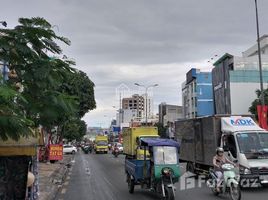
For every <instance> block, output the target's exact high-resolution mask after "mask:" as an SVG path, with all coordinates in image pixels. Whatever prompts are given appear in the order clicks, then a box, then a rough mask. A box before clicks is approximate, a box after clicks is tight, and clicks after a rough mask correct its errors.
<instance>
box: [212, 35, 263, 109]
mask: <svg viewBox="0 0 268 200" xmlns="http://www.w3.org/2000/svg"><path fill="white" fill-rule="evenodd" d="M260 43H261V54H262V66H263V83H264V89H266V88H267V86H268V35H265V36H263V37H261V38H260ZM214 66H215V67H214V69H213V70H212V77H213V78H212V85H213V93H214V101H215V114H249V111H248V110H249V107H250V106H251V103H252V102H253V101H254V99H256V98H257V96H256V93H255V91H256V90H257V89H259V88H260V76H259V66H258V48H257V44H255V45H253V46H252V47H250V48H249V49H248V50H246V51H245V52H243V53H242V57H239V56H233V55H231V54H228V53H226V54H225V55H223V56H222V57H221V58H220V59H218V60H217V61H216V62H215V63H214Z"/></svg>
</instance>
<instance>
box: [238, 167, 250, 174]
mask: <svg viewBox="0 0 268 200" xmlns="http://www.w3.org/2000/svg"><path fill="white" fill-rule="evenodd" d="M240 174H251V171H250V169H248V168H246V167H243V166H240Z"/></svg>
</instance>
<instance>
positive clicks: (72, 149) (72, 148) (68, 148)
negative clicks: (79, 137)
mask: <svg viewBox="0 0 268 200" xmlns="http://www.w3.org/2000/svg"><path fill="white" fill-rule="evenodd" d="M76 152H77V148H76V147H75V146H73V145H63V153H66V154H67V153H72V154H75V153H76Z"/></svg>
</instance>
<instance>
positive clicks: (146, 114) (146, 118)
mask: <svg viewBox="0 0 268 200" xmlns="http://www.w3.org/2000/svg"><path fill="white" fill-rule="evenodd" d="M134 85H136V86H139V87H143V88H145V105H146V107H145V108H146V109H145V123H146V125H147V121H148V113H147V106H148V105H147V99H148V89H149V88H153V87H157V86H158V84H154V85H148V86H145V85H141V84H139V83H135V84H134Z"/></svg>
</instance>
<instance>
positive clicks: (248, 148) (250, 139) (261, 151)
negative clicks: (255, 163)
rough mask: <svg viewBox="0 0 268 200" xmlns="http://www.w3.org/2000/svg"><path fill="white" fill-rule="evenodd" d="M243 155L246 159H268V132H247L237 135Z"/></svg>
mask: <svg viewBox="0 0 268 200" xmlns="http://www.w3.org/2000/svg"><path fill="white" fill-rule="evenodd" d="M236 137H237V142H238V145H239V149H240V152H241V153H244V154H245V155H246V157H247V158H248V159H249V158H252V159H257V158H265V159H267V158H268V132H245V133H238V134H237V135H236Z"/></svg>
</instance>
